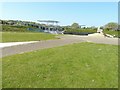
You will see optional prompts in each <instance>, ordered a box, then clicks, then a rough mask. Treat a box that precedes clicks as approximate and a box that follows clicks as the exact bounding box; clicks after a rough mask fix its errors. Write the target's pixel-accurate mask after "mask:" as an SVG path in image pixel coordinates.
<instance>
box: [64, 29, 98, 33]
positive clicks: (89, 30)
mask: <svg viewBox="0 0 120 90" xmlns="http://www.w3.org/2000/svg"><path fill="white" fill-rule="evenodd" d="M66 32H76V33H86V32H87V33H96V32H97V30H93V29H67V30H66Z"/></svg>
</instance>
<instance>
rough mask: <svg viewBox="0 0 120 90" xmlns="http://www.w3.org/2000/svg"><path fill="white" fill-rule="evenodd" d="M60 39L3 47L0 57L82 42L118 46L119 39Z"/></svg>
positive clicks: (0, 49)
mask: <svg viewBox="0 0 120 90" xmlns="http://www.w3.org/2000/svg"><path fill="white" fill-rule="evenodd" d="M60 38H61V39H57V40H46V41H39V42H34V43H29V44H20V45H14V46H10V47H3V48H0V51H2V55H0V57H5V56H9V55H14V54H20V53H24V52H30V51H34V50H38V49H39V50H40V49H45V48H52V47H57V46H63V45H67V44H73V43H80V42H95V43H103V44H113V45H118V39H117V38H106V37H101V36H99V37H98V36H97V37H95V36H78V35H65V36H60Z"/></svg>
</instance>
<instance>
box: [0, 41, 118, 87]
mask: <svg viewBox="0 0 120 90" xmlns="http://www.w3.org/2000/svg"><path fill="white" fill-rule="evenodd" d="M2 70H3V72H2V75H3V77H2V80H3V81H2V82H3V83H2V84H3V88H28V87H29V88H31V87H32V88H38V87H39V88H117V87H118V46H117V45H105V44H94V43H80V44H72V45H66V46H62V47H56V48H50V49H44V50H38V51H34V52H29V53H24V54H18V55H13V56H7V57H4V58H3V59H2Z"/></svg>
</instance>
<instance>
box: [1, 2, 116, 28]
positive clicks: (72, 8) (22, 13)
mask: <svg viewBox="0 0 120 90" xmlns="http://www.w3.org/2000/svg"><path fill="white" fill-rule="evenodd" d="M1 14H2V15H1V16H0V19H7V20H8V19H13V20H25V21H35V22H36V21H37V20H58V21H60V25H71V24H72V23H73V22H77V23H79V24H84V25H86V26H101V25H104V24H106V23H108V22H117V21H118V3H117V2H23V3H21V2H16V3H15V2H6V3H3V4H2V13H1Z"/></svg>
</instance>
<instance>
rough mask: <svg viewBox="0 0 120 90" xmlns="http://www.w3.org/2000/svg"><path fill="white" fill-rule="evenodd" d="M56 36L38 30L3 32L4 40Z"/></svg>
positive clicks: (34, 39) (16, 40) (11, 40)
mask: <svg viewBox="0 0 120 90" xmlns="http://www.w3.org/2000/svg"><path fill="white" fill-rule="evenodd" d="M0 34H1V33H0ZM55 36H56V35H52V34H47V33H38V32H36V33H35V32H2V42H21V41H39V40H48V39H55Z"/></svg>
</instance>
